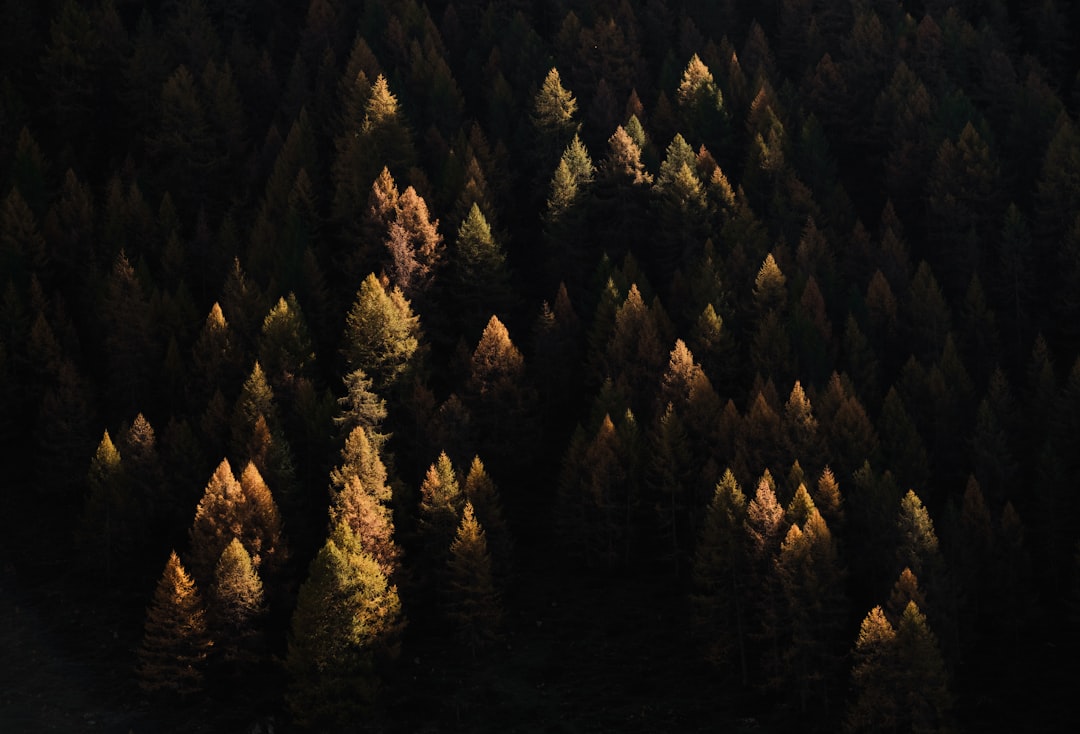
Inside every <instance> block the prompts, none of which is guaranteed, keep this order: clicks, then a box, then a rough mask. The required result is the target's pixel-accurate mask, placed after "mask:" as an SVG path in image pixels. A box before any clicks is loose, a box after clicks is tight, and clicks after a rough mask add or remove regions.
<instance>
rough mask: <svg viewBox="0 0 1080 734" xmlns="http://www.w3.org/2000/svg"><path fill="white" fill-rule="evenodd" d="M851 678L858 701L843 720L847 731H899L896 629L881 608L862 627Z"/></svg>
mask: <svg viewBox="0 0 1080 734" xmlns="http://www.w3.org/2000/svg"><path fill="white" fill-rule="evenodd" d="M854 658H855V665H854V667H853V668H852V672H851V677H852V683H853V685H854V688H855V699H854V701H853V702H852V703H851V705H850V706H849V708H848V712H847V716H846V717H845V719H844V730H845V731H847V732H871V731H897V730H898V728H897V727H898V724H899V720H900V717H901V715H902V712H900V711H899V710H897V704H898V701H897V696H896V690H895V687H896V682H897V678H898V671H897V669H896V667H897V664H898V660H897V652H896V630H895V629H894V628H893V626H892V625H891V624H889V620H888V619H886V617H885V612H884V611H882V609H881V607H874V608H873V609H871V610H870V612H869V613H868V614H867V615H866V617H865V618H864V619H863V621H862V624H861V625H860V627H859V637H858V639H857V641H856V643H855V652H854Z"/></svg>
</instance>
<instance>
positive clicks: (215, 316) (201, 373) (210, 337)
mask: <svg viewBox="0 0 1080 734" xmlns="http://www.w3.org/2000/svg"><path fill="white" fill-rule="evenodd" d="M191 352H192V365H193V366H194V368H195V369H194V371H193V377H194V381H195V383H196V384H197V385H198V386H199V388H200V396H201V397H202V398H204V399H206V400H208V399H209V398H210V396H211V395H212V394H213V391H214V390H215V389H219V388H221V387H226V388H228V387H230V386H231V385H232V384H233V383H239V382H240V364H241V361H240V353H239V345H238V344H237V339H236V335H235V334H234V333H233V330H232V328H231V326H230V325H229V322H228V321H226V319H225V314H224V312H223V311H222V309H221V305H220V304H219V303H218V302H217V301H215V302H214V305H213V306H211V308H210V313H209V314H207V316H206V321H205V323H204V324H203V328H202V330H201V331H200V332H199V336H198V338H197V339H196V340H195V344H194V345H193V346H192V349H191Z"/></svg>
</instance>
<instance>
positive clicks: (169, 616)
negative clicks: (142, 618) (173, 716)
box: [136, 551, 213, 698]
mask: <svg viewBox="0 0 1080 734" xmlns="http://www.w3.org/2000/svg"><path fill="white" fill-rule="evenodd" d="M212 644H213V643H212V641H211V639H210V636H209V633H208V631H207V626H206V610H205V609H204V607H203V601H202V597H201V596H200V595H199V592H198V589H197V588H196V586H195V582H194V581H193V580H192V579H191V577H190V576H188V574H187V571H185V570H184V567H183V566H182V565H181V564H180V559H179V557H177V555H176V552H175V551H174V552H172V553H171V554H170V555H169V560H168V561H167V562H166V564H165V570H164V571H163V572H162V574H161V578H160V579H159V580H158V583H157V588H156V589H155V591H154V599H153V601H152V602H151V604H150V606H149V607H148V608H147V610H146V624H145V627H144V631H143V639H142V643H141V644H140V645H139V650H138V665H137V667H136V674H137V675H138V678H139V686H140V687H141V688H142V689H143V690H144V691H146V692H147V693H151V694H165V695H172V696H178V697H181V698H186V697H189V696H192V695H195V694H198V693H199V692H201V690H202V685H203V666H204V664H205V661H206V657H207V654H208V653H209V651H210V648H211V647H212Z"/></svg>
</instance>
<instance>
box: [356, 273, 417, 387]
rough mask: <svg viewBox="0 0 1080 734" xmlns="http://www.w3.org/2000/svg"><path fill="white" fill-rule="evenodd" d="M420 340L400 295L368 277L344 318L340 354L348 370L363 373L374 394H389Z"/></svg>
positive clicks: (412, 316)
mask: <svg viewBox="0 0 1080 734" xmlns="http://www.w3.org/2000/svg"><path fill="white" fill-rule="evenodd" d="M419 336H420V320H419V318H418V317H417V316H415V315H414V314H413V312H412V309H411V308H410V306H409V302H408V301H407V300H405V297H404V296H403V295H402V293H401V291H399V290H398V289H397V288H394V289H393V290H390V289H388V288H387V287H385V286H384V285H383V284H381V283H380V282H379V279H378V278H376V277H375V275H374V273H372V274H370V275H368V276H367V277H366V278H365V279H364V282H363V283H362V284H361V285H360V290H359V291H357V293H356V300H355V301H354V302H353V305H352V308H351V309H350V310H349V313H348V316H346V318H345V347H344V349H343V352H344V354H345V359H346V361H347V362H348V364H349V367H350V369H353V370H356V369H362V370H364V372H365V373H366V374H367V375H368V376H370V377H371V379H372V381H373V383H374V387H375V389H376V390H378V391H380V392H381V391H385V390H388V389H390V388H392V387H393V386H394V385H396V384H397V383H398V382H399V381H400V380H401V379H403V377H404V376H405V374H406V373H407V371H408V370H409V368H410V367H411V366H412V359H413V357H414V355H415V354H416V351H417V348H418V347H419V344H420V342H419Z"/></svg>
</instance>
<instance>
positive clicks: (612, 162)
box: [603, 125, 653, 185]
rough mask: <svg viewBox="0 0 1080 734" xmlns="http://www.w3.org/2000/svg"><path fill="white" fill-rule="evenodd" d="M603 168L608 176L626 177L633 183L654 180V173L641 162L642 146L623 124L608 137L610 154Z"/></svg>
mask: <svg viewBox="0 0 1080 734" xmlns="http://www.w3.org/2000/svg"><path fill="white" fill-rule="evenodd" d="M603 168H604V171H605V173H606V174H607V175H608V176H610V177H612V178H614V179H616V180H619V179H625V180H627V181H628V182H629V183H630V184H633V185H642V184H651V183H652V180H653V179H652V174H651V173H649V172H648V171H646V170H645V164H644V163H642V162H641V148H639V147H638V145H637V143H635V142H634V141H633V139H632V138H631V137H630V135H629V134H628V133H627V132H626V130H625V129H624V128H623V127H622V125H620V126H619V127H617V128H615V132H614V133H613V134H612V136H611V137H610V138H608V154H607V157H606V158H605V159H604V164H603Z"/></svg>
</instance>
